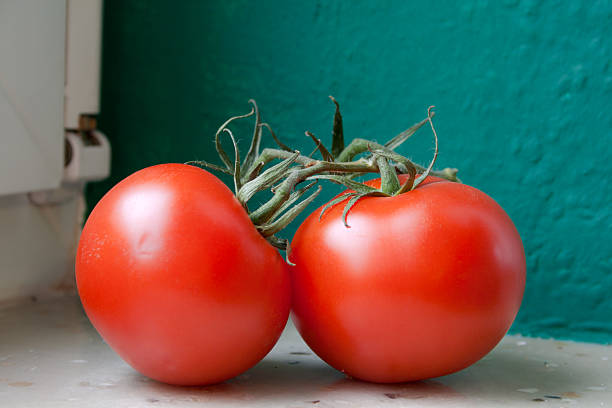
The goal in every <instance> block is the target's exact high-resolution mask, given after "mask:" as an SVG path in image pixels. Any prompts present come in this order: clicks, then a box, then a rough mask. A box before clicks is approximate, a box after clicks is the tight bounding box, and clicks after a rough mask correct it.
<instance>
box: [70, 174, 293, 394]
mask: <svg viewBox="0 0 612 408" xmlns="http://www.w3.org/2000/svg"><path fill="white" fill-rule="evenodd" d="M76 278H77V285H78V291H79V295H80V297H81V300H82V303H83V306H84V309H85V311H86V313H87V315H88V317H89V318H90V320H91V322H92V323H93V325H94V326H95V328H96V329H97V330H98V332H99V333H100V335H101V336H102V337H103V338H104V339H105V340H106V342H107V343H108V344H109V345H110V346H111V347H112V348H113V349H114V350H115V351H116V352H117V353H118V354H119V355H120V356H121V357H122V358H123V359H124V360H125V361H127V362H128V363H129V364H130V365H131V366H132V367H134V368H135V369H136V370H138V371H140V372H141V373H142V374H144V375H146V376H149V377H151V378H153V379H156V380H159V381H162V382H166V383H172V384H181V385H196V384H198V385H204V384H210V383H217V382H221V381H223V380H226V379H229V378H231V377H234V376H236V375H237V374H239V373H241V372H243V371H245V370H247V369H248V368H250V367H251V366H253V365H254V364H256V363H257V362H258V361H259V360H260V359H262V358H263V357H264V356H265V355H266V354H267V353H268V351H270V349H271V348H272V347H273V345H274V344H275V342H276V340H277V339H278V337H279V335H280V333H281V331H282V330H283V328H284V326H285V324H286V322H287V318H288V315H289V308H290V303H291V301H290V295H291V286H290V280H289V274H288V270H287V267H286V264H285V262H284V260H283V259H282V258H281V256H280V255H279V253H278V252H277V250H276V249H275V248H273V247H272V246H271V245H270V244H268V242H267V241H266V240H265V239H264V238H263V237H262V236H261V235H260V234H259V233H258V232H257V230H256V229H255V228H254V226H253V225H252V223H251V221H250V219H249V217H248V215H247V213H246V211H245V210H244V209H243V208H242V206H241V205H240V204H239V202H238V201H237V200H236V198H235V197H234V195H233V194H232V192H231V191H230V190H229V189H228V188H227V187H226V186H225V185H224V184H223V183H222V182H221V181H220V180H219V179H217V178H216V177H214V176H213V175H211V174H210V173H208V172H206V171H205V170H202V169H199V168H196V167H192V166H188V165H183V164H162V165H157V166H153V167H149V168H146V169H144V170H141V171H138V172H136V173H134V174H132V175H131V176H129V177H127V178H126V179H124V180H123V181H121V182H120V183H119V184H117V185H116V186H115V187H114V188H113V189H112V190H110V191H109V192H108V193H107V194H106V195H105V196H104V197H103V198H102V200H100V202H99V203H98V205H97V206H96V207H95V208H94V210H93V212H92V213H91V215H90V217H89V219H88V220H87V223H86V224H85V227H84V230H83V233H82V236H81V239H80V242H79V247H78V253H77V258H76Z"/></svg>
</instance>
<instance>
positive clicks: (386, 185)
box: [376, 156, 401, 195]
mask: <svg viewBox="0 0 612 408" xmlns="http://www.w3.org/2000/svg"><path fill="white" fill-rule="evenodd" d="M376 164H377V165H378V169H379V171H380V180H381V181H380V190H381V191H382V192H383V193H385V194H388V195H393V194H395V193H396V192H397V191H398V190H399V189H400V187H401V186H400V182H399V179H398V178H397V173H396V172H395V168H394V167H393V166H391V165H390V164H389V161H388V160H387V159H386V158H384V157H382V156H378V157H376Z"/></svg>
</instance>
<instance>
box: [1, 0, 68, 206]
mask: <svg viewBox="0 0 612 408" xmlns="http://www.w3.org/2000/svg"><path fill="white" fill-rule="evenodd" d="M65 7H66V4H65V0H52V1H50V0H1V1H0V195H2V194H10V193H19V192H27V191H35V190H41V189H46V188H53V187H57V186H59V184H60V180H61V177H62V167H63V164H64V163H63V161H64V120H63V103H64V43H65V30H66V24H65V20H66V8H65Z"/></svg>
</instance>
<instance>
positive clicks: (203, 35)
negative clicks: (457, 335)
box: [87, 0, 612, 343]
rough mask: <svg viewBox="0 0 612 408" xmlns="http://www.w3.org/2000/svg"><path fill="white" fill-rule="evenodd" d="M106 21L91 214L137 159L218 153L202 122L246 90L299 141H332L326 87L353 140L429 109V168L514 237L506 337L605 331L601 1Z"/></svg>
mask: <svg viewBox="0 0 612 408" xmlns="http://www.w3.org/2000/svg"><path fill="white" fill-rule="evenodd" d="M104 19H105V20H104V45H103V76H102V101H101V103H102V108H101V113H100V127H101V128H102V130H104V131H105V132H106V134H107V135H108V136H109V138H110V140H111V143H112V146H113V163H112V165H113V167H112V168H113V173H112V176H111V178H110V179H108V180H106V181H104V182H101V183H96V184H92V185H90V186H89V187H88V193H87V198H88V203H89V205H90V206H93V205H94V204H95V202H96V201H97V200H98V199H99V198H100V197H101V196H102V194H103V193H104V192H105V191H107V190H108V189H109V188H110V187H111V186H112V185H113V184H114V183H116V182H117V181H118V180H120V179H121V178H123V177H125V176H126V175H128V174H129V173H131V172H133V171H135V170H137V169H140V168H142V167H144V166H147V165H151V164H155V163H160V162H183V161H187V160H191V159H208V160H214V158H215V154H214V152H213V150H212V149H211V148H212V138H213V135H214V131H215V130H216V128H217V127H218V126H219V125H220V124H221V123H222V122H223V121H224V119H226V118H227V117H228V116H230V115H233V114H237V113H242V112H246V111H248V109H249V107H248V105H247V103H246V102H247V100H248V99H249V98H251V97H253V98H255V99H256V100H257V101H258V102H259V105H260V107H261V110H262V114H263V117H264V119H265V120H266V121H268V122H270V123H271V124H272V126H273V127H274V128H275V129H276V130H277V133H278V134H279V135H280V136H281V137H282V138H284V139H285V140H286V141H289V142H291V143H293V144H294V145H297V146H299V147H301V148H303V149H310V147H311V145H310V143H309V141H308V140H307V139H306V137H305V136H303V134H304V133H303V132H304V130H306V129H308V130H311V131H313V132H314V133H315V134H318V135H320V136H321V137H324V138H329V137H330V129H331V120H332V114H333V106H332V104H331V102H330V101H329V100H328V99H327V95H329V94H333V95H334V96H335V97H336V98H337V99H338V100H339V101H340V103H341V104H342V108H343V109H342V110H343V113H344V118H345V137H346V138H348V139H351V138H353V137H358V136H367V137H373V138H377V139H378V140H380V141H383V140H386V139H387V138H389V137H391V136H393V135H394V134H396V133H397V132H399V131H401V130H403V129H404V128H406V127H408V126H409V125H411V124H412V123H414V122H415V121H417V120H420V119H422V118H424V117H425V113H426V108H427V106H428V105H430V104H435V105H436V106H437V107H438V108H437V116H436V124H437V129H438V133H439V135H440V138H441V140H440V157H439V162H438V166H439V167H445V166H456V167H459V168H460V176H461V178H462V179H463V181H464V182H466V183H468V184H471V185H473V186H476V187H478V188H480V189H481V190H483V191H485V192H487V193H488V194H489V195H491V196H492V197H493V198H495V199H496V200H497V201H498V202H499V203H500V204H501V205H502V206H503V207H504V208H505V209H506V211H507V212H508V213H509V214H510V216H511V217H512V219H513V220H514V222H515V224H516V225H517V228H518V229H519V231H520V233H521V236H522V238H523V241H524V244H525V249H526V252H527V257H528V261H527V265H528V279H527V289H526V293H525V298H524V303H523V306H522V309H521V312H520V314H519V317H518V319H517V321H516V322H515V324H514V326H513V329H512V331H513V332H515V333H523V334H526V335H534V336H544V337H548V336H553V337H558V338H571V339H576V340H586V341H597V342H603V343H606V342H608V343H609V342H611V341H612V296H611V291H612V273H611V272H612V239H609V238H608V235H609V234H610V232H611V231H612V228H611V227H612V217H611V214H612V212H611V209H610V203H611V202H612V194H611V192H612V189H611V188H610V173H611V171H612V165H611V164H610V161H611V159H612V157H611V153H612V149H611V148H610V141H611V136H612V132H611V129H612V114H611V110H612V66H611V65H612V64H611V55H612V40H611V39H612V2H610V1H589V2H579V1H566V2H563V1H535V0H531V1H525V0H520V1H519V0H514V1H513V0H507V1H496V2H488V1H476V0H471V1H462V2H458V1H431V2H430V1H419V2H417V1H413V2H407V1H369V2H365V1H351V2H336V1H302V2H286V1H278V0H274V1H262V2H255V1H245V0H240V1H238V0H234V1H221V0H219V1H180V2H175V1H169V0H165V1H163V0H157V1H135V0H133V1H124V0H112V1H111V0H107V1H106V2H105V9H104ZM237 131H238V132H239V133H240V135H241V137H242V143H243V144H246V142H248V140H247V139H248V136H249V135H250V130H249V129H247V128H244V127H240V126H239V127H238V128H237ZM431 144H432V142H431V136H430V134H429V133H427V132H426V131H422V133H419V134H418V137H415V138H414V140H411V141H409V143H407V144H406V146H404V147H403V149H402V152H403V153H406V154H409V155H410V156H412V157H413V158H414V159H416V160H417V161H420V162H426V161H427V159H428V158H429V156H430V155H431V153H432V148H431ZM409 152H411V153H409ZM412 152H418V153H412ZM335 192H336V190H335V188H331V189H330V190H328V192H327V194H326V197H330V196H331V195H332V194H333V193H335ZM320 203H321V200H319V204H320ZM294 229H295V227H294V228H293V229H289V230H288V231H286V233H287V234H288V235H290V234H291V233H292V232H293V231H294Z"/></svg>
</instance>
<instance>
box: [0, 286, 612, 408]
mask: <svg viewBox="0 0 612 408" xmlns="http://www.w3.org/2000/svg"><path fill="white" fill-rule="evenodd" d="M0 328H1V332H0V333H1V337H0V406H2V407H41V408H43V407H196V406H206V407H245V406H248V407H266V408H273V407H296V408H297V407H313V408H318V407H470V408H472V407H538V406H546V407H610V406H612V362H611V361H610V359H611V358H612V347H610V346H601V345H593V344H586V343H573V342H558V341H553V340H537V339H530V338H522V337H516V336H509V337H506V338H505V339H504V340H503V342H502V343H501V344H500V345H499V346H498V347H497V348H496V349H495V350H494V351H493V352H492V353H491V354H489V355H488V356H486V357H485V358H484V359H483V360H481V361H480V362H478V363H476V364H475V365H474V366H472V367H470V368H468V369H466V370H463V371H462V372H459V373H456V374H453V375H450V376H446V377H442V378H438V379H434V380H429V381H423V382H417V383H408V384H397V385H376V384H369V383H364V382H359V381H354V380H351V379H348V378H346V377H344V376H343V375H342V374H341V373H339V372H337V371H335V370H334V369H332V368H330V367H329V366H327V365H326V364H325V363H323V362H322V361H321V360H319V359H318V358H317V357H316V356H314V355H313V354H311V353H310V351H309V350H308V348H307V346H306V345H305V344H304V343H303V342H302V340H301V339H300V338H299V336H298V334H297V332H296V331H295V329H294V328H293V327H292V326H291V325H290V326H288V328H287V329H286V330H285V332H284V333H283V336H282V338H281V340H280V342H279V343H278V344H277V345H276V347H275V348H274V350H273V351H272V352H271V353H270V354H269V355H268V356H267V357H266V358H265V359H264V360H263V361H262V362H261V363H259V364H258V365H257V366H256V367H255V368H253V369H251V370H250V371H248V372H247V373H245V374H243V375H241V376H239V377H238V378H236V379H234V380H231V381H228V382H226V383H224V384H219V385H216V386H210V387H189V388H181V387H174V386H169V385H164V384H160V383H157V382H155V381H151V380H149V379H147V378H145V377H143V376H141V375H140V374H138V373H136V372H135V371H133V370H132V369H131V368H130V367H129V366H128V365H127V364H125V363H124V362H123V361H122V360H120V359H119V357H117V356H116V355H115V354H114V352H113V351H112V350H110V349H109V348H108V346H106V345H105V344H104V343H103V342H102V341H101V339H100V338H99V336H98V335H97V334H96V332H95V331H94V330H93V328H92V327H91V326H90V324H89V322H88V320H87V318H86V317H85V316H84V315H83V313H82V312H81V309H80V307H79V303H78V300H77V299H76V298H73V297H67V298H63V299H56V300H53V301H47V302H39V303H32V304H27V305H24V306H21V307H17V306H14V307H9V308H4V309H0ZM538 404H541V405H538Z"/></svg>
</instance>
